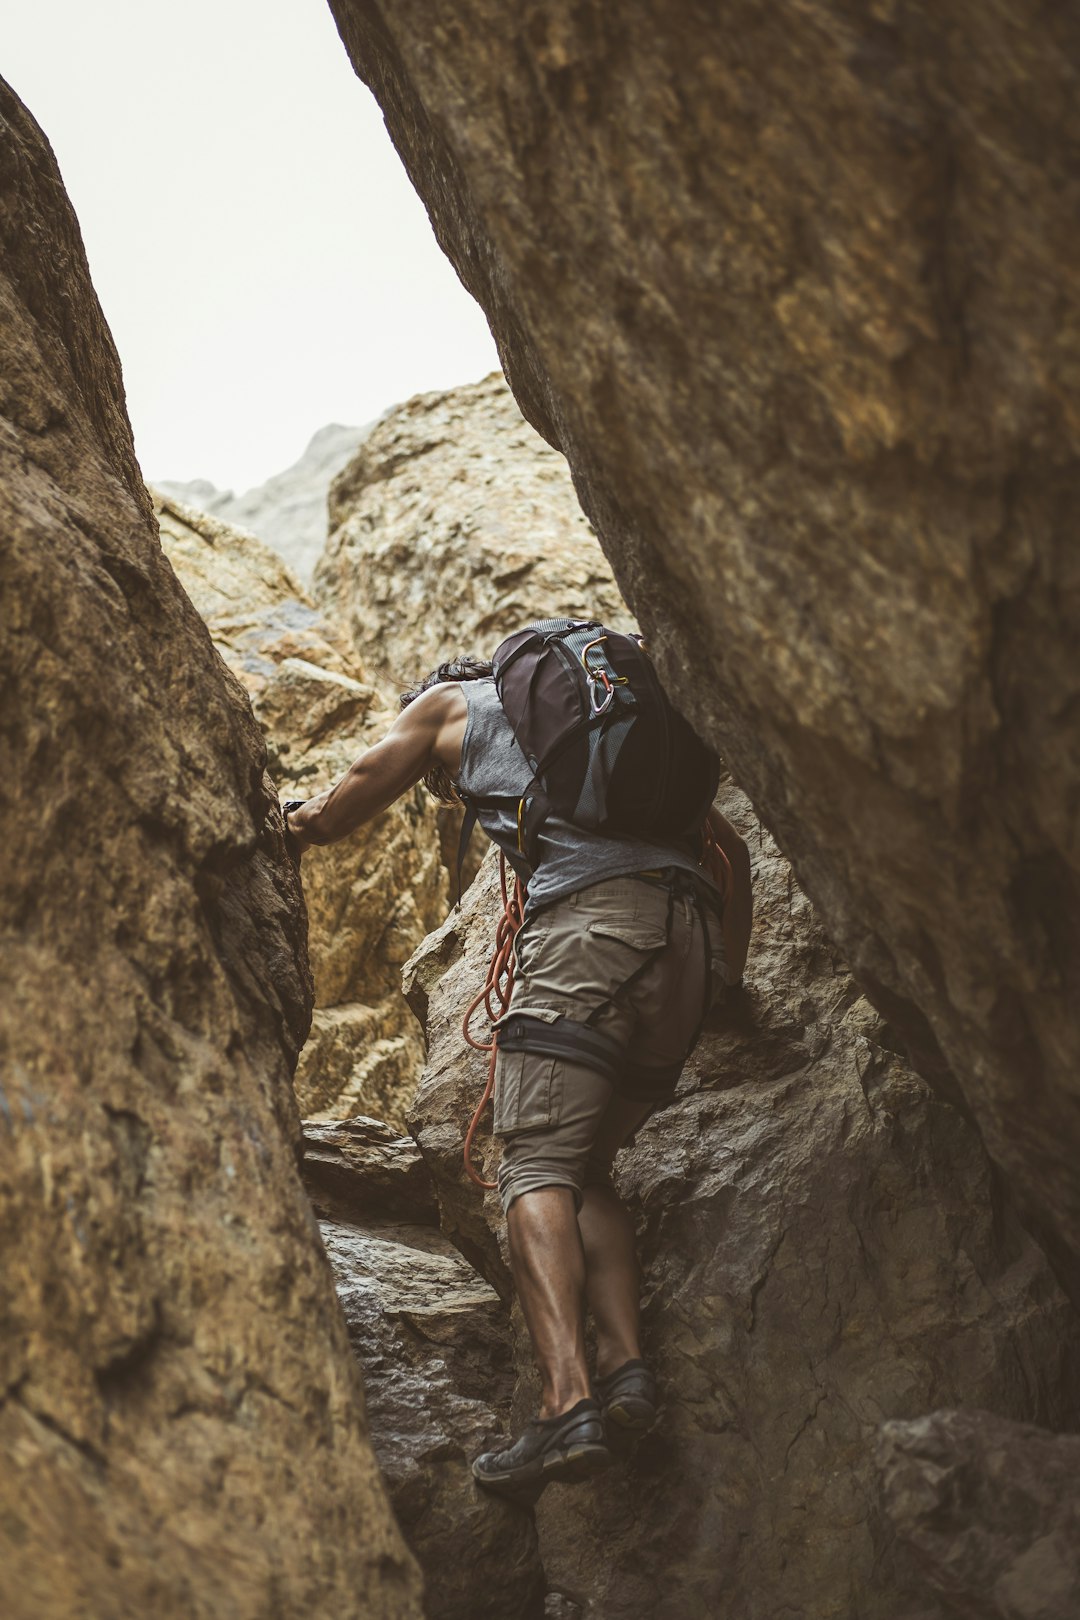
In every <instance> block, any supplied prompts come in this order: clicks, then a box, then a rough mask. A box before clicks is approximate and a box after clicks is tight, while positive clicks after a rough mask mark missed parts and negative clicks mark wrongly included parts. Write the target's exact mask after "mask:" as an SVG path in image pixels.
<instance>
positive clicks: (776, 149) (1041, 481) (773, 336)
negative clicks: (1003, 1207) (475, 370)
mask: <svg viewBox="0 0 1080 1620" xmlns="http://www.w3.org/2000/svg"><path fill="white" fill-rule="evenodd" d="M332 9H333V11H334V14H335V16H336V18H337V20H338V25H339V28H340V30H341V33H342V36H343V39H344V41H345V44H346V46H347V48H348V50H349V52H350V55H351V57H352V60H353V62H354V64H355V66H356V68H357V71H358V72H359V73H360V75H361V76H362V77H363V78H364V79H365V80H366V82H367V83H368V84H369V85H370V86H371V88H372V89H373V90H374V92H375V94H376V95H377V96H378V98H379V100H380V101H381V103H382V106H383V108H384V111H385V114H386V118H387V123H388V126H389V129H390V132H391V134H392V136H393V138H394V140H395V142H396V144H397V146H398V149H399V151H400V153H401V155H402V158H403V160H404V162H405V164H406V167H407V168H408V170H409V173H410V175H411V177H412V179H413V181H414V183H415V185H416V187H417V189H418V190H419V192H420V194H421V195H422V197H423V198H424V200H425V202H426V204H427V207H428V210H429V213H430V215H431V218H432V223H433V225H434V228H435V231H436V233H437V235H438V237H439V240H440V241H441V243H442V245H443V246H444V248H445V249H446V251H447V253H448V254H449V255H450V257H451V258H452V260H453V262H454V264H455V266H456V268H457V270H458V272H459V274H460V275H461V277H462V280H463V281H464V282H465V284H466V286H468V288H469V289H470V291H472V292H473V293H474V295H475V296H476V297H477V298H478V299H479V301H480V302H481V304H482V305H483V306H484V308H485V310H486V311H487V314H488V317H489V320H490V322H491V325H492V329H493V331H494V333H495V336H496V340H497V342H498V345H499V350H500V355H501V357H502V360H503V363H504V367H505V369H506V373H507V376H508V377H509V379H510V381H511V384H512V386H513V389H514V392H515V394H516V396H517V399H518V402H519V404H520V405H521V407H522V409H523V410H524V412H525V415H526V416H527V417H528V419H529V421H530V422H531V423H532V424H533V426H534V427H536V428H537V429H538V430H539V431H540V432H541V433H542V434H543V435H544V436H545V437H546V438H547V439H548V440H549V442H550V443H551V444H552V445H555V446H557V447H558V448H560V449H561V450H562V451H564V452H565V454H566V456H567V458H568V460H569V462H570V466H571V469H572V471H573V476H574V481H575V485H576V488H577V490H578V493H579V494H580V496H581V499H582V504H583V506H584V508H585V511H586V513H587V514H588V516H589V518H590V520H591V521H592V523H593V525H594V526H595V529H596V532H597V533H598V535H599V537H600V540H601V542H602V544H603V546H604V548H605V550H606V552H607V554H608V556H609V557H610V558H611V559H612V562H613V563H614V566H615V571H616V576H617V579H618V582H619V585H620V587H621V589H622V591H623V594H624V596H625V598H626V600H627V602H628V603H629V605H630V607H631V609H632V610H633V611H634V612H635V614H636V615H637V616H638V618H639V620H640V622H641V625H642V627H643V629H645V630H646V631H647V632H649V633H650V635H651V637H652V640H653V643H654V645H655V647H656V649H657V653H658V657H659V659H660V661H661V663H662V665H663V668H664V670H665V672H666V674H667V677H668V679H669V681H670V684H671V686H672V688H673V690H674V691H675V693H676V694H677V695H678V696H679V697H680V698H681V699H682V701H683V703H684V704H685V706H686V707H687V709H688V710H689V712H691V713H692V715H693V716H694V717H695V718H696V719H697V721H698V722H699V723H700V725H701V727H702V728H703V730H704V731H706V732H707V734H708V735H709V736H710V737H711V738H712V739H713V740H714V741H715V742H717V743H718V744H720V745H722V747H723V749H724V751H725V753H726V755H727V756H728V757H729V758H730V760H731V762H732V765H733V768H734V769H735V771H736V774H737V776H738V778H739V780H740V781H741V782H742V784H743V785H744V786H745V788H746V789H747V791H748V792H749V793H750V795H751V797H752V798H753V800H754V802H755V804H756V805H757V806H758V808H759V810H760V811H761V813H762V814H763V815H764V817H765V818H766V820H767V822H768V824H769V825H770V827H771V828H772V829H773V830H774V832H775V833H776V835H777V836H778V838H779V840H780V842H781V844H782V846H783V848H784V849H785V850H786V851H787V852H788V854H789V855H790V856H791V858H792V860H793V861H794V864H795V868H796V871H797V873H798V876H799V879H800V882H801V883H802V885H803V886H804V888H805V889H806V890H807V892H808V893H809V894H810V895H811V896H812V898H813V900H814V902H815V904H816V905H817V906H818V907H819V908H820V911H821V913H822V916H823V918H824V919H825V921H826V924H827V925H828V927H829V929H830V932H831V933H832V935H833V937H834V938H835V939H836V940H837V941H838V942H839V943H840V944H841V945H842V947H843V949H844V951H845V954H846V956H847V958H848V959H849V960H850V961H851V963H852V965H853V967H854V968H855V971H856V973H857V974H858V976H859V978H860V980H861V982H862V983H863V984H864V985H865V986H866V987H867V988H868V989H869V990H870V992H871V994H872V995H873V997H874V999H875V1001H876V1002H877V1004H878V1006H879V1007H882V1008H885V1009H887V1010H888V1012H889V1015H890V1017H891V1018H892V1020H893V1022H894V1023H895V1024H896V1026H897V1027H898V1028H899V1029H901V1030H902V1032H903V1034H904V1037H905V1040H906V1041H907V1043H908V1045H909V1048H910V1049H911V1050H912V1051H915V1052H917V1054H918V1057H919V1061H920V1064H921V1066H922V1068H923V1070H924V1072H926V1073H935V1072H936V1073H939V1074H940V1072H941V1070H942V1063H941V1057H942V1054H943V1055H944V1059H945V1061H946V1062H947V1064H948V1065H949V1066H950V1067H951V1069H952V1072H953V1074H954V1075H955V1077H956V1079H957V1080H958V1082H959V1084H960V1086H961V1088H962V1091H963V1095H964V1097H965V1098H966V1101H967V1106H968V1107H969V1108H970V1110H971V1112H972V1113H973V1115H974V1116H975V1118H976V1119H977V1120H978V1123H979V1126H980V1129H981V1131H982V1133H983V1136H984V1138H985V1140H986V1142H987V1144H988V1145H989V1148H990V1151H991V1153H992V1154H993V1156H994V1159H995V1160H996V1162H997V1163H998V1165H999V1166H1001V1167H1002V1168H1003V1169H1004V1171H1005V1173H1006V1174H1007V1176H1008V1179H1009V1182H1010V1184H1011V1186H1012V1187H1013V1189H1014V1191H1015V1193H1016V1194H1017V1195H1018V1197H1019V1198H1020V1200H1021V1202H1022V1204H1023V1206H1024V1209H1025V1211H1026V1214H1027V1217H1028V1219H1029V1221H1031V1222H1032V1223H1033V1224H1034V1225H1035V1227H1036V1228H1037V1229H1038V1230H1039V1231H1040V1232H1041V1233H1042V1235H1043V1237H1044V1239H1045V1240H1046V1241H1047V1243H1048V1244H1049V1245H1050V1246H1051V1248H1052V1251H1053V1253H1054V1256H1055V1259H1056V1262H1057V1264H1058V1267H1059V1271H1060V1275H1061V1276H1062V1277H1063V1278H1064V1279H1065V1280H1066V1281H1067V1282H1068V1284H1069V1285H1070V1286H1071V1287H1072V1288H1073V1290H1074V1292H1075V1293H1076V1295H1077V1297H1078V1298H1080V1178H1078V1177H1077V1174H1076V1165H1077V1162H1078V1161H1080V1109H1078V1107H1077V1092H1076V1075H1077V1073H1078V1071H1080V1021H1078V1019H1077V1013H1076V1009H1077V1005H1078V1003H1080V997H1078V988H1080V985H1078V979H1080V938H1078V930H1077V926H1076V919H1077V916H1078V915H1080V905H1078V899H1080V895H1078V883H1077V849H1076V841H1075V801H1076V793H1077V760H1078V759H1080V738H1078V734H1077V726H1078V723H1080V722H1078V716H1080V703H1078V701H1077V699H1078V683H1080V677H1078V674H1077V665H1076V659H1075V648H1076V645H1077V641H1078V630H1080V624H1078V620H1080V596H1078V592H1077V582H1076V570H1075V565H1074V563H1073V561H1072V558H1073V556H1074V550H1075V548H1074V547H1073V545H1072V540H1071V532H1072V525H1073V512H1074V511H1075V508H1076V506H1077V502H1078V498H1080V456H1078V436H1080V427H1078V417H1077V409H1076V399H1077V396H1078V384H1080V335H1078V334H1080V321H1078V309H1077V306H1078V302H1080V269H1078V266H1080V223H1078V222H1080V208H1078V206H1077V204H1078V201H1080V196H1078V187H1080V171H1078V169H1077V165H1076V163H1075V146H1076V140H1077V133H1078V131H1077V113H1076V108H1077V106H1078V105H1080V96H1078V89H1080V35H1078V34H1077V31H1076V28H1075V26H1074V24H1073V22H1072V20H1071V18H1070V17H1069V16H1068V15H1067V14H1066V13H1065V12H1064V11H1062V10H1061V9H1060V8H1058V9H1051V10H1050V11H1047V9H1046V8H1045V7H1043V6H1041V5H1038V4H1036V0H1018V3H1017V4H1013V5H1009V6H1003V5H990V6H987V5H978V4H973V3H972V0H944V3H942V4H940V5H937V6H933V7H930V6H917V7H911V6H909V7H904V6H897V5H894V4H883V5H878V6H873V7H865V6H855V5H852V4H851V3H850V0H809V3H807V4H805V5H801V6H799V7H797V8H794V9H793V8H790V7H788V8H784V9H783V10H777V9H775V8H762V7H760V6H758V5H756V4H752V3H751V0H722V3H721V4H719V5H715V6H712V7H709V8H706V9H703V8H701V7H700V6H698V5H693V4H690V3H688V0H674V3H672V0H632V3H631V4H630V5H629V6H622V7H619V8H618V10H617V11H616V10H612V9H611V8H605V7H604V6H602V5H600V4H598V3H592V4H589V3H586V4H580V3H577V0H575V3H574V4H570V3H569V0H544V3H543V4H540V5H536V6H533V7H531V8H529V9H528V11H527V12H524V13H523V12H522V11H521V10H520V9H518V8H514V7H505V6H500V5H497V4H494V3H491V0H453V3H452V4H450V5H443V6H438V7H436V6H433V5H432V4H431V3H430V0H332Z"/></svg>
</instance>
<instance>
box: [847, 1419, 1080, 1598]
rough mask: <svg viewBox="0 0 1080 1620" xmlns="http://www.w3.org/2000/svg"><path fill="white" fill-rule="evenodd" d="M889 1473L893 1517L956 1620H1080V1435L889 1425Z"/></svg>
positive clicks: (887, 1501)
mask: <svg viewBox="0 0 1080 1620" xmlns="http://www.w3.org/2000/svg"><path fill="white" fill-rule="evenodd" d="M878 1463H879V1467H880V1469H881V1474H882V1499H883V1505H884V1511H885V1514H886V1517H887V1518H888V1520H889V1523H890V1524H891V1525H892V1527H893V1529H894V1530H895V1532H896V1535H897V1537H898V1539H899V1542H900V1544H901V1546H902V1547H903V1548H904V1549H905V1550H906V1552H907V1553H908V1554H909V1555H910V1560H911V1565H912V1567H913V1570H914V1572H915V1574H916V1576H917V1579H918V1583H919V1585H920V1586H921V1587H922V1588H923V1589H924V1591H928V1592H929V1593H930V1594H931V1595H932V1596H933V1597H936V1598H937V1599H938V1600H939V1601H940V1602H941V1604H942V1606H943V1609H944V1612H945V1613H946V1614H947V1615H949V1616H956V1620H1074V1617H1075V1616H1076V1615H1077V1614H1080V1435H1076V1434H1047V1433H1046V1432H1045V1431H1044V1430H1042V1429H1036V1428H1033V1427H1032V1426H1031V1425H1029V1424H1023V1423H1009V1422H1007V1421H1006V1420H1005V1419H1004V1418H999V1417H995V1416H993V1414H992V1413H989V1412H933V1413H931V1414H930V1416H929V1417H924V1418H919V1419H917V1420H916V1421H915V1422H913V1423H886V1424H885V1425H884V1427H883V1429H882V1431H881V1438H880V1441H879V1444H878Z"/></svg>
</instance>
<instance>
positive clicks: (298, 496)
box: [157, 422, 373, 585]
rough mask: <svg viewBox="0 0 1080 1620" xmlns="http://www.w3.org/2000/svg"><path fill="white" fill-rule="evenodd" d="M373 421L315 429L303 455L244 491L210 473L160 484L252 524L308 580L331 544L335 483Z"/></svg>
mask: <svg viewBox="0 0 1080 1620" xmlns="http://www.w3.org/2000/svg"><path fill="white" fill-rule="evenodd" d="M372 425H373V424H371V423H368V426H367V427H362V428H358V427H343V426H342V425H341V423H340V422H331V423H329V425H328V426H326V427H324V428H320V429H319V431H318V433H316V434H315V435H314V437H313V438H312V440H311V443H310V444H309V445H308V447H307V449H306V450H305V451H304V453H303V455H302V456H301V457H300V459H299V461H295V462H293V465H292V466H291V467H286V469H285V471H284V472H279V473H275V474H274V475H273V477H272V478H268V479H267V480H266V482H265V483H263V484H257V485H256V486H255V488H254V489H249V490H247V491H246V492H245V493H244V494H243V495H234V493H233V491H232V490H231V489H217V488H216V487H215V485H213V484H212V483H210V482H209V480H208V479H206V478H195V479H192V480H190V482H188V483H177V482H176V481H175V480H171V479H159V480H158V483H157V488H158V489H159V490H160V491H161V493H162V494H163V495H168V496H170V497H171V498H172V499H173V500H176V501H179V502H180V503H181V504H182V505H184V506H194V507H196V508H197V509H198V510H199V511H200V512H206V513H209V514H210V515H211V516H212V517H219V518H221V519H222V521H223V522H225V523H229V524H232V525H233V527H234V528H239V529H249V530H251V531H252V532H253V533H254V534H257V535H258V537H259V539H260V540H263V541H265V543H266V544H267V545H268V546H272V547H273V549H274V550H275V551H276V552H277V554H278V556H279V557H281V558H283V559H284V561H285V563H286V564H287V565H288V567H289V568H291V569H292V571H293V573H294V574H295V575H296V577H297V578H298V579H300V580H302V581H303V582H304V584H305V585H306V584H307V583H308V582H309V581H310V579H311V575H312V572H313V570H314V568H315V564H316V563H317V562H318V560H319V553H320V552H321V551H322V548H323V546H324V545H325V544H326V497H327V494H328V492H329V489H330V484H331V482H332V480H333V479H334V478H335V477H336V476H337V474H338V473H339V472H340V471H341V469H342V468H343V467H344V466H345V464H346V463H347V462H348V461H350V460H351V459H352V457H353V456H354V455H355V454H356V447H357V445H358V444H360V443H361V441H362V440H363V438H364V435H365V434H366V433H368V432H370V430H371V427H372Z"/></svg>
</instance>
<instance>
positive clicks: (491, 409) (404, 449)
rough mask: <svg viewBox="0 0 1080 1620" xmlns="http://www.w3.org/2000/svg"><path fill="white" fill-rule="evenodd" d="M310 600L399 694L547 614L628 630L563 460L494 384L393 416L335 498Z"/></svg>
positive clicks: (423, 399)
mask: <svg viewBox="0 0 1080 1620" xmlns="http://www.w3.org/2000/svg"><path fill="white" fill-rule="evenodd" d="M314 590H315V594H316V596H317V598H318V600H319V602H320V603H321V604H322V606H323V608H324V610H325V611H326V613H327V616H328V617H331V618H333V619H334V620H335V622H337V623H340V624H343V625H345V626H346V627H347V628H348V630H349V633H350V634H351V637H352V641H353V644H354V646H355V648H356V651H357V653H358V655H359V656H360V658H361V659H362V661H363V663H364V665H365V667H366V668H368V669H370V670H372V672H373V673H374V675H375V676H376V677H380V676H381V677H382V678H383V679H384V681H385V682H386V684H387V687H388V689H391V690H395V691H396V690H400V689H401V688H404V687H408V686H412V685H413V684H414V683H415V682H416V680H417V679H418V678H420V677H421V676H423V675H426V674H427V673H428V671H429V670H431V669H433V668H434V667H435V665H436V664H438V663H440V662H442V660H444V659H446V658H452V657H454V656H455V655H456V654H459V653H469V654H474V655H476V656H479V657H488V656H490V654H491V653H492V651H493V650H494V648H495V647H496V645H497V644H498V642H500V641H501V640H502V638H503V636H505V635H507V634H509V632H510V631H511V630H515V629H518V628H519V627H520V626H521V625H523V624H527V623H528V622H529V620H530V619H536V618H540V617H542V616H543V615H545V614H548V613H560V614H562V613H565V614H595V615H596V616H597V617H599V618H603V619H604V620H605V621H606V622H607V623H610V624H612V625H613V626H614V628H616V629H628V628H630V627H631V624H632V621H631V619H630V617H629V615H628V614H627V611H626V606H625V604H624V603H623V601H622V599H621V597H620V596H619V592H618V588H617V586H616V585H615V582H614V579H613V578H612V574H611V567H610V565H609V564H608V562H607V560H606V558H605V557H604V554H603V552H602V551H601V550H600V546H599V544H598V542H597V539H596V536H595V535H594V534H593V532H592V530H591V528H590V527H589V524H588V522H587V520H586V518H585V515H584V513H583V512H582V510H581V506H580V504H579V502H578V499H577V496H576V495H575V493H574V487H573V484H572V483H571V481H570V474H569V471H568V469H567V465H566V461H565V459H564V458H563V457H562V456H561V455H559V454H557V452H556V451H554V450H552V449H551V447H550V445H548V444H546V443H545V442H544V440H543V439H542V438H541V437H540V435H539V434H538V433H536V432H535V431H534V430H533V429H532V428H531V427H530V426H529V424H528V423H527V422H526V421H525V420H524V419H523V417H522V415H521V412H520V411H519V410H518V408H517V406H516V404H515V403H514V398H513V395H512V394H511V393H510V390H509V389H508V388H507V386H506V383H505V382H504V380H503V378H502V377H501V376H499V375H498V374H496V375H495V376H492V377H487V378H485V380H484V381H483V382H480V383H474V384H472V385H471V386H469V387H465V388H454V389H451V390H449V391H448V392H447V393H441V394H419V395H417V397H416V398H415V399H411V400H409V401H407V403H406V404H404V405H399V406H398V407H397V408H396V409H394V410H392V411H388V412H387V413H386V415H385V416H384V417H383V418H382V420H381V421H380V422H379V424H378V425H377V426H376V427H375V428H374V429H373V430H372V432H371V434H370V435H369V436H368V438H367V439H365V441H364V443H363V444H362V445H361V447H360V449H359V451H358V452H357V454H356V456H355V457H354V458H353V460H352V461H351V462H350V463H349V465H348V466H347V467H346V468H345V469H344V471H343V472H342V473H341V474H340V476H339V477H338V478H337V479H336V480H335V481H334V484H333V486H332V488H331V491H330V537H329V539H328V541H327V545H326V550H325V552H324V553H323V556H322V557H321V559H320V561H319V565H318V568H317V569H316V573H315V584H314Z"/></svg>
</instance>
